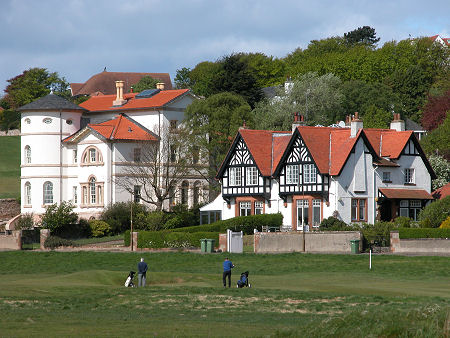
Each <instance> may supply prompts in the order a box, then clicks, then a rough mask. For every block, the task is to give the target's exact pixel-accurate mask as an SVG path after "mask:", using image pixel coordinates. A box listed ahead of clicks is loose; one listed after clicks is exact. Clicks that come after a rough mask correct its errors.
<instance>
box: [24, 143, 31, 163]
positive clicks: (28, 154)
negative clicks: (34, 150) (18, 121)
mask: <svg viewBox="0 0 450 338" xmlns="http://www.w3.org/2000/svg"><path fill="white" fill-rule="evenodd" d="M30 163H31V147H30V146H25V164H30Z"/></svg>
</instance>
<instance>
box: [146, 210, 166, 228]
mask: <svg viewBox="0 0 450 338" xmlns="http://www.w3.org/2000/svg"><path fill="white" fill-rule="evenodd" d="M167 219H168V215H167V213H165V212H164V211H152V212H149V213H148V215H147V216H146V218H145V222H146V225H145V229H146V230H154V231H157V230H161V229H162V228H163V227H164V224H165V223H166V221H167Z"/></svg>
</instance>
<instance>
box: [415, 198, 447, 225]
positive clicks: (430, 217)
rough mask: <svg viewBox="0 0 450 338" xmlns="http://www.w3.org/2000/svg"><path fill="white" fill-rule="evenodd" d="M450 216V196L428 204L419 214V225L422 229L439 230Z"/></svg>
mask: <svg viewBox="0 0 450 338" xmlns="http://www.w3.org/2000/svg"><path fill="white" fill-rule="evenodd" d="M449 215H450V196H447V197H444V198H443V199H441V200H437V201H435V202H432V203H430V204H428V205H427V206H426V207H425V208H423V210H422V211H421V212H420V213H419V224H420V226H421V227H422V228H439V226H440V225H441V223H442V222H444V221H445V219H446V218H447V217H448V216H449Z"/></svg>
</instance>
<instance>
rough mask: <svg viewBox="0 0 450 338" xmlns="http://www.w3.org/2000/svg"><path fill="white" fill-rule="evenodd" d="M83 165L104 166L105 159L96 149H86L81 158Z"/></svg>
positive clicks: (92, 147) (91, 147)
mask: <svg viewBox="0 0 450 338" xmlns="http://www.w3.org/2000/svg"><path fill="white" fill-rule="evenodd" d="M81 165H103V157H102V154H101V152H100V150H98V149H97V148H96V147H94V146H90V147H88V148H86V149H85V150H84V152H83V155H82V156H81Z"/></svg>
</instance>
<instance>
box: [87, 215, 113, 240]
mask: <svg viewBox="0 0 450 338" xmlns="http://www.w3.org/2000/svg"><path fill="white" fill-rule="evenodd" d="M89 227H90V229H91V236H92V237H103V236H106V235H108V234H109V232H110V231H111V227H110V226H109V224H108V223H106V222H105V221H101V220H97V219H94V220H91V221H89Z"/></svg>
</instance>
